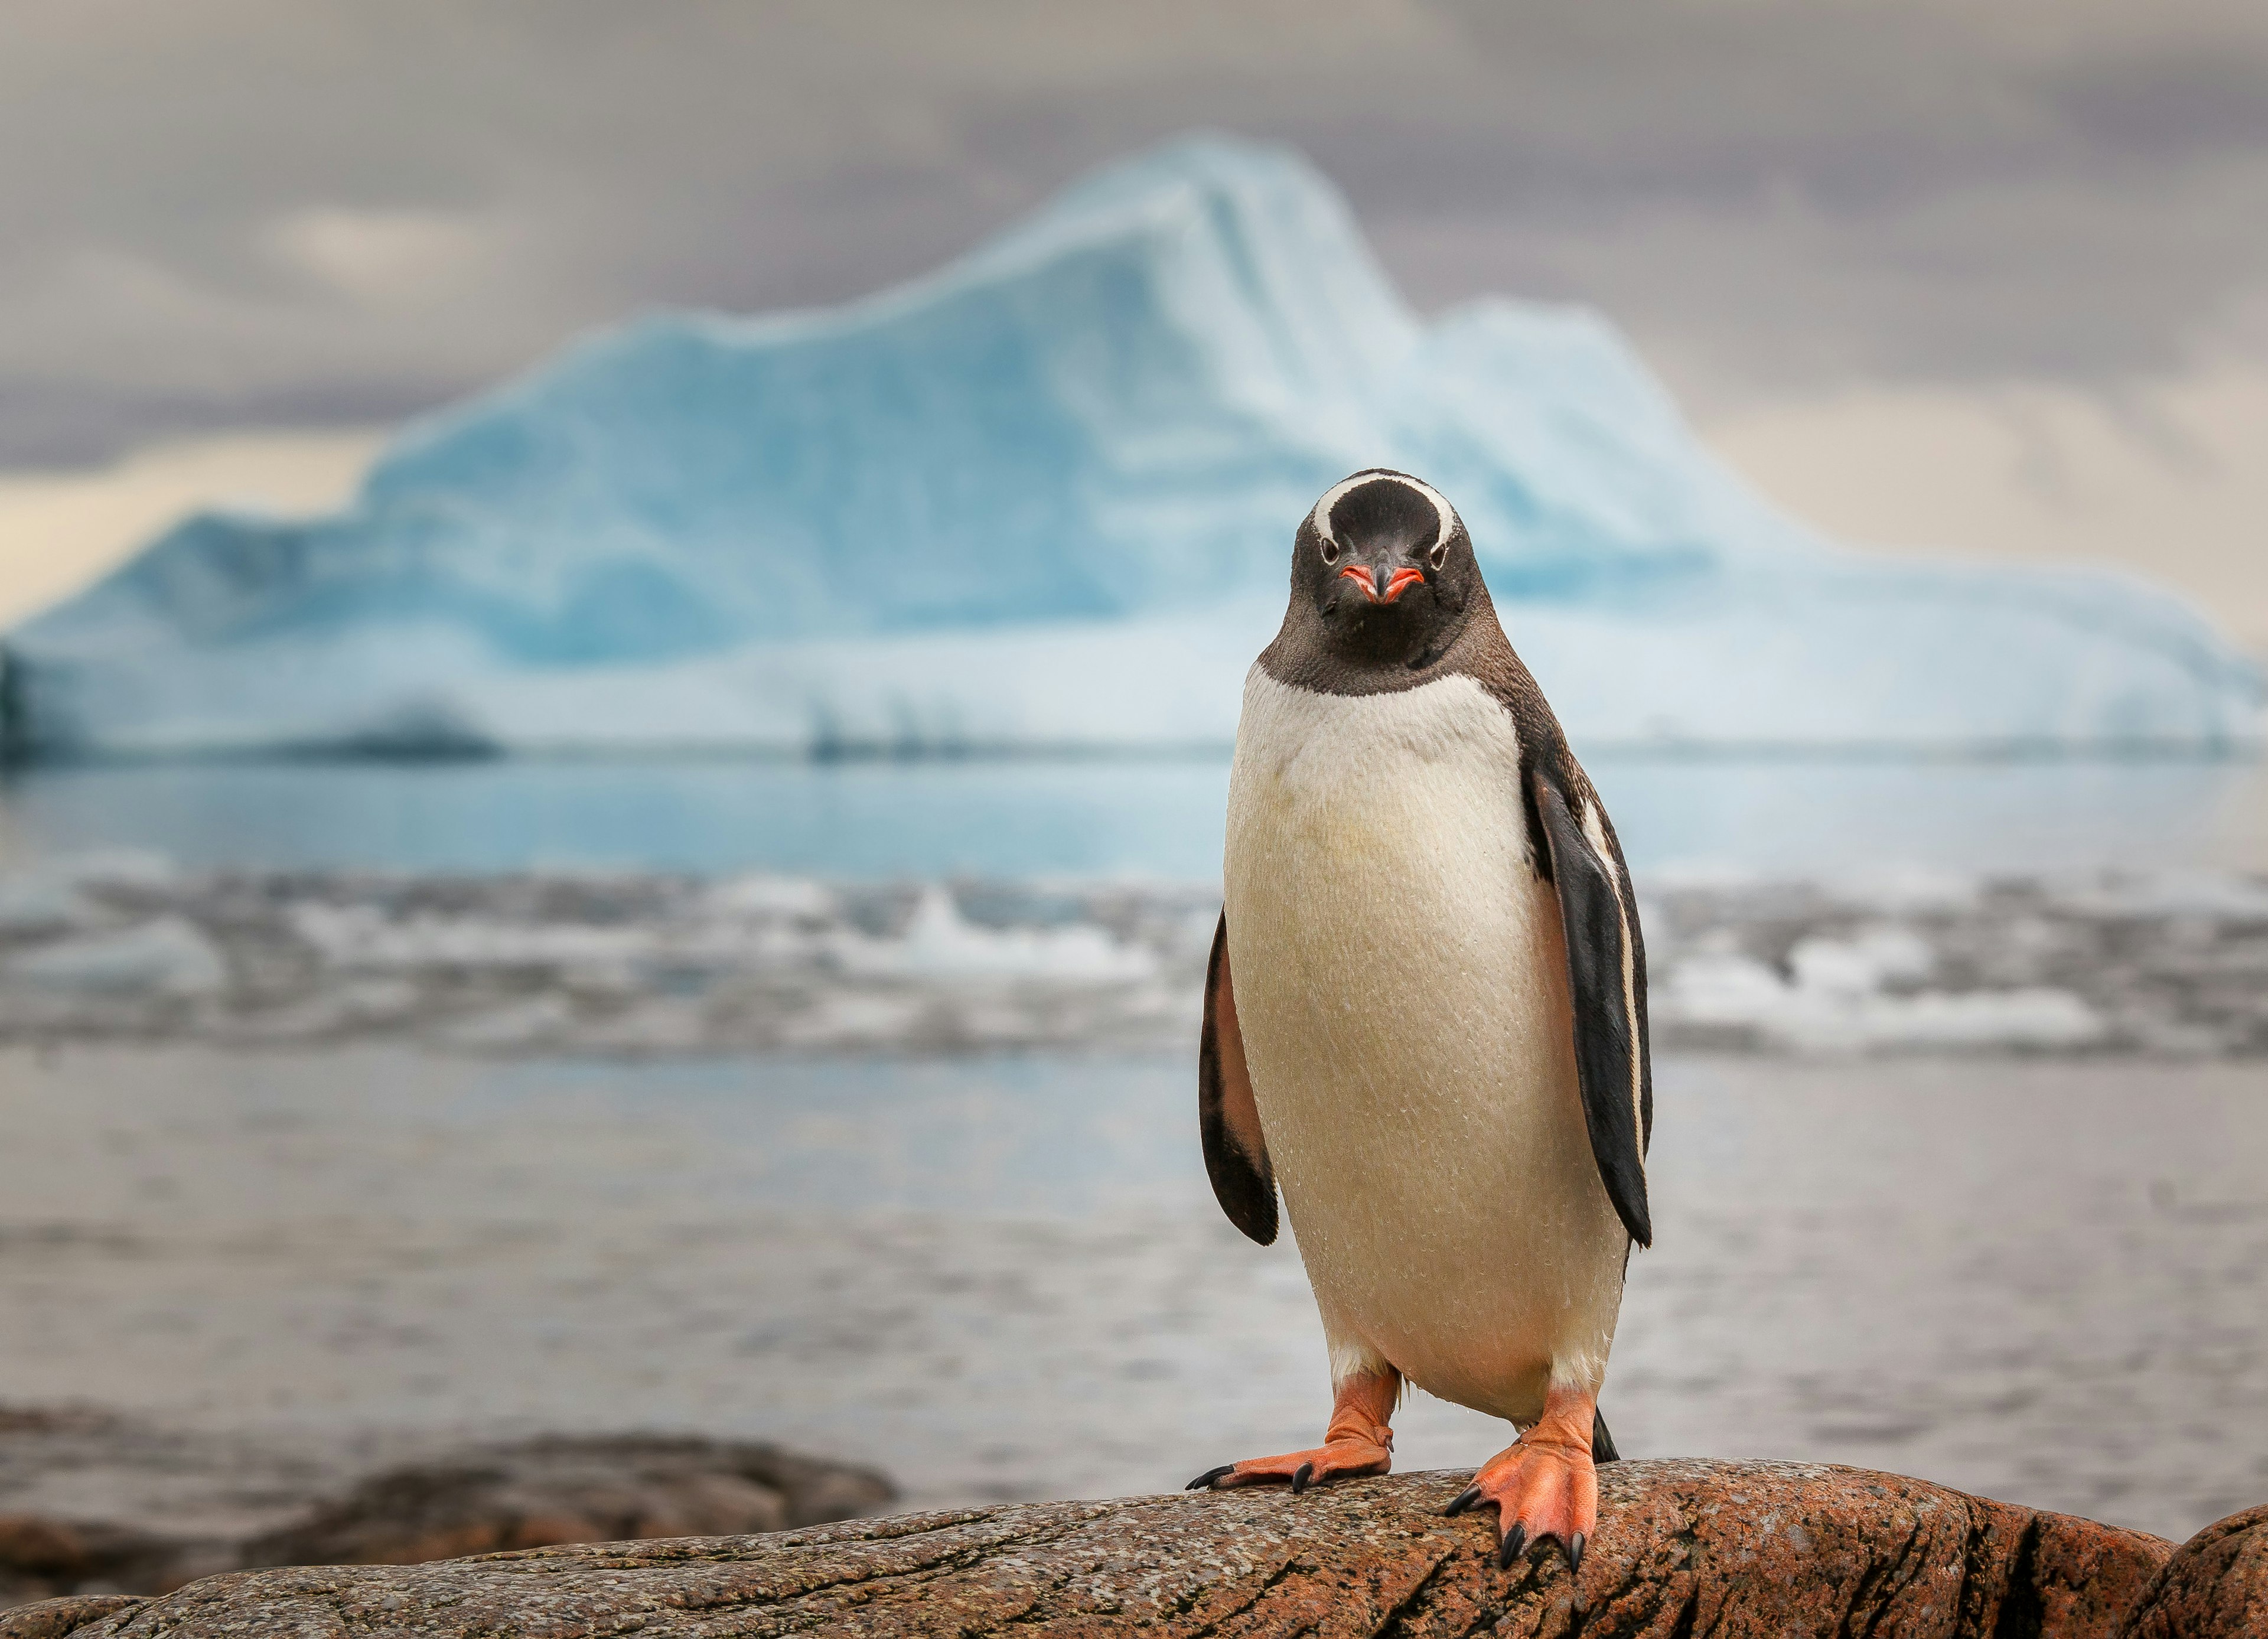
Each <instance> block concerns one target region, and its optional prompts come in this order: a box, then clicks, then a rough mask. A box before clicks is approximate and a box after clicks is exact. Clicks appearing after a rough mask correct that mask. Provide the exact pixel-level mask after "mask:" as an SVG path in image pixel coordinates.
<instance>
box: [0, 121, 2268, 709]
mask: <svg viewBox="0 0 2268 1639" xmlns="http://www.w3.org/2000/svg"><path fill="white" fill-rule="evenodd" d="M1378 464H1385V465H1391V466H1395V467H1404V468H1407V469H1410V470H1412V471H1415V472H1418V473H1420V474H1425V476H1426V477H1428V478H1429V479H1431V480H1432V481H1434V482H1435V483H1437V484H1439V485H1440V487H1441V488H1442V489H1445V490H1446V491H1447V493H1448V494H1449V495H1450V496H1452V497H1453V498H1454V500H1455V501H1456V502H1457V503H1458V505H1459V507H1460V508H1461V509H1462V511H1463V512H1464V514H1465V516H1466V518H1467V520H1468V521H1469V524H1470V525H1471V527H1472V533H1473V537H1474V540H1475V541H1476V545H1477V547H1478V548H1479V550H1480V554H1481V558H1482V562H1483V564H1484V569H1485V570H1486V572H1487V574H1488V577H1489V580H1490V584H1491V586H1492V587H1493V588H1494V589H1495V592H1496V593H1497V597H1498V599H1499V605H1500V606H1501V608H1502V612H1503V614H1504V617H1505V621H1506V626H1507V627H1508V628H1510V630H1511V633H1512V636H1513V642H1514V643H1515V644H1517V645H1518V646H1519V647H1520V648H1521V650H1522V651H1523V652H1524V653H1525V654H1526V655H1527V657H1528V660H1529V663H1530V664H1531V665H1533V666H1534V667H1535V671H1536V672H1537V673H1538V674H1539V675H1540V676H1541V677H1542V679H1543V682H1544V684H1545V686H1546V687H1547V688H1548V689H1549V690H1550V692H1551V695H1552V697H1553V699H1554V701H1555V702H1557V704H1558V705H1559V707H1560V709H1561V713H1562V715H1563V716H1564V717H1565V718H1566V719H1567V721H1568V723H1569V725H1570V728H1571V729H1572V731H1573V733H1574V734H1575V736H1576V738H1577V739H1578V740H1579V742H1581V743H1583V744H1586V745H1592V746H1595V745H1599V744H1602V743H1607V742H1624V743H1629V742H1638V743H1646V744H1664V745H1682V746H1703V747H1706V746H1815V745H1866V746H1893V747H1898V746H1911V747H1926V748H1946V747H1961V748H1967V749H1977V750H1995V749H2045V750H2056V749H2075V748H2085V747H2120V746H2158V747H2177V748H2187V749H2195V750H2215V749H2220V748H2223V747H2226V746H2231V745H2233V744H2235V743H2238V742H2244V741H2249V740H2250V739H2252V738H2253V737H2254V736H2255V735H2257V730H2258V724H2259V708H2260V702H2261V687H2260V680H2259V678H2258V677H2257V674H2256V673H2254V672H2253V671H2252V669H2251V668H2250V666H2249V665H2247V664H2246V663H2245V662H2244V661H2243V660H2242V658H2240V657H2239V656H2238V655H2237V654H2236V653H2235V651H2234V650H2232V649H2231V648H2230V647H2229V646H2228V644H2227V643H2224V642H2223V641H2221V640H2220V638H2219V637H2218V636H2215V634H2214V633H2213V630H2212V628H2210V627H2209V626H2208V625H2207V624H2206V623H2205V621H2203V620H2202V619H2200V618H2199V617H2198V615H2197V614H2194V613H2193V612H2192V611H2191V610H2190V609H2189V608H2188V607H2187V606H2184V605H2183V604H2182V603H2181V602H2179V601H2178V600H2177V599H2174V598H2173V597H2171V596H2169V595H2168V594H2166V593H2164V592H2159V591H2156V590H2154V589H2152V588H2150V587H2148V586H2147V585H2145V584H2140V583H2139V582H2136V581H2133V580H2132V579H2128V578H2124V577H2116V576H2112V575H2108V574H2100V573H2094V572H2085V571H2079V570H2021V569H2013V568H1998V567H1988V566H1984V565H1977V564H1962V563H1955V562H1943V563H1929V562H1915V561H1911V560H1904V561H1896V562H1893V561H1889V560H1882V559H1877V558H1872V557H1868V556H1867V555H1861V554H1858V553H1853V552H1850V551H1846V550H1844V549H1841V548H1837V547H1835V546H1832V545H1830V543H1827V542H1825V541H1823V540H1820V539H1819V538H1817V537H1816V536H1814V535H1812V534H1810V533H1807V532H1806V531H1804V530H1803V529H1802V528H1800V526H1796V525H1795V524H1793V522H1791V521H1790V520H1788V519H1786V518H1784V517H1782V516H1780V515H1778V513H1776V512H1774V511H1772V510H1771V508H1770V507H1768V506H1767V505H1765V504H1764V503H1763V502H1762V501H1761V500H1760V499H1759V498H1758V497H1757V496H1756V495H1754V494H1753V493H1752V492H1751V491H1749V489H1746V488H1745V487H1744V486H1743V485H1742V484H1741V483H1740V482H1739V481H1736V480H1735V479H1734V478H1733V477H1732V476H1731V475H1730V474H1727V472H1726V471H1725V470H1724V469H1723V468H1722V467H1719V466H1718V465H1717V464H1716V462H1715V461H1714V460H1713V459H1712V458H1711V457H1710V456H1709V455H1708V454H1707V453H1706V452H1705V451H1704V450H1703V448H1702V447H1701V446H1700V445H1699V444H1698V443H1697V441H1696V439H1695V438H1694V437H1693V436H1692V434H1691V432H1690V430H1688V429H1687V428H1686V426H1685V425H1684V423H1683V422H1682V420H1681V419H1680V417H1679V415H1678V414H1677V412H1676V409H1675V406H1674V405H1673V404H1672V403H1671V402H1670V401H1669V400H1668V396H1667V394H1666V393H1664V392H1663V391H1662V389H1661V387H1660V386H1659V385H1658V384H1657V383H1656V382H1655V381H1654V380H1653V379H1652V378H1651V377H1650V376H1649V375H1648V374H1647V373H1646V370H1645V369H1644V367H1643V366H1642V365H1641V364H1639V363H1638V360H1637V359H1636V358H1635V357H1634V356H1632V354H1631V352H1630V350H1629V349H1628V348H1627V347H1625V346H1624V343H1623V342H1621V341H1620V339H1619V338H1618V337H1617V336H1616V334H1615V333H1614V332H1613V331H1612V330H1611V329H1610V328H1609V327H1608V326H1607V325H1605V324H1604V323H1603V322H1602V321H1601V320H1599V319H1597V318H1595V317H1594V316H1593V315H1591V314H1588V313H1586V312H1580V311H1574V310H1569V309H1561V308H1544V307H1536V306H1529V305H1517V304H1513V303H1510V302H1505V301H1499V300H1490V301H1484V302H1480V303H1476V304H1474V305H1470V306H1468V307H1465V308H1463V309H1461V310H1459V311H1456V312H1451V313H1449V314H1447V315H1446V316H1445V317H1443V318H1442V319H1440V320H1438V321H1437V322H1434V323H1432V324H1430V325H1429V324H1425V323H1422V322H1420V320H1418V318H1417V317H1416V316H1415V315H1414V314H1413V313H1412V312H1410V309H1409V308H1408V307H1407V306H1406V305H1404V303H1403V301H1402V299H1401V298H1400V297H1399V296H1398V295H1397V294H1396V292H1395V290H1393V288H1392V287H1391V285H1390V284H1389V283H1388V282H1387V280H1386V279H1385V277H1384V276H1383V275H1382V274H1381V271H1380V270H1379V268H1378V267H1377V266H1376V264H1375V263H1374V261H1373V259H1372V257H1371V255H1370V253H1369V250H1368V248H1367V247H1366V246H1365V244H1364V243H1363V241H1362V239H1361V238H1360V236H1359V234H1358V232H1356V230H1355V227H1354V224H1353V223H1352V221H1351V217H1349V215H1348V212H1347V210H1346V208H1345V206H1344V203H1343V202H1342V201H1341V200H1340V199H1339V197H1338V195H1337V194H1336V193H1335V192H1334V191H1333V189H1332V188H1331V187H1330V186H1329V184H1328V183H1327V182H1326V181H1325V180H1323V179H1322V177H1321V176H1320V175H1318V174H1317V173H1315V172H1314V170H1313V169H1311V168H1310V167H1309V166H1308V165H1307V164H1306V163H1305V162H1304V161H1302V160H1301V159H1300V158H1298V157H1297V156H1295V155H1293V154H1291V153H1289V152H1286V151H1282V150H1279V149H1276V148H1271V147H1264V146H1258V145H1254V144H1249V143H1241V142H1233V141H1227V140H1219V139H1193V140H1188V141H1184V142H1181V143H1175V144H1172V145H1169V146H1167V147H1166V148H1163V149H1161V150H1159V151H1155V152H1152V153H1150V154H1148V155H1146V156H1144V157H1141V158H1136V159H1134V160H1132V161H1130V162H1128V163H1126V164H1123V165H1119V166H1117V167H1116V168H1113V169H1111V170H1108V171H1106V172H1104V173H1101V174H1100V175H1098V176H1095V177H1094V178H1091V179H1089V180H1086V182H1084V183H1082V184H1079V186H1076V187H1072V188H1071V189H1070V190H1069V191H1068V192H1067V193H1065V194H1064V195H1062V196H1060V197H1059V198H1058V199H1057V200H1056V201H1055V202H1053V203H1051V204H1049V206H1047V207H1046V208H1044V209H1042V210H1041V211H1039V212H1038V213H1037V214H1035V216H1033V217H1030V218H1029V219H1027V221H1025V222H1024V223H1022V224H1020V225H1018V226H1016V227H1014V228H1012V229H1011V230H1009V231H1008V232H1005V233H1004V234H1002V235H1001V236H1000V237H998V239H994V240H993V241H991V242H990V243H989V244H987V245H985V246H982V247H980V248H979V249H977V250H976V252H974V253H973V254H970V255H968V256H967V257H965V258H964V259H962V260H961V261H958V262H956V263H954V264H953V265H951V266H949V267H947V268H945V269H943V270H941V271H940V272H939V273H937V274H935V275H933V276H930V277H928V278H925V279H923V280H920V281H917V282H916V283H912V284H910V285H908V286H905V287H903V288H902V289H900V290H894V291H891V292H888V293H886V294H884V295H882V296H880V297H876V298H872V299H870V300H867V301H864V302H860V303H857V304H854V305H851V306H848V307H844V308H842V309H839V310H836V311H832V312H818V313H797V314H785V315H776V316H770V317H765V318H756V319H741V318H730V317H724V316H718V315H711V314H665V315H659V316H655V317H651V318H646V319H643V320H638V321H637V322H635V323H632V324H630V325H628V326H626V327H622V328H621V329H619V330H616V331H614V332H611V333H609V334H603V335H600V336H598V337H595V338H593V339H591V340H588V341H586V342H582V343H580V344H579V345H577V346H575V347H572V348H571V349H568V350H567V351H566V352H565V353H564V354H563V355H562V356H560V357H559V358H557V359H556V360H555V361H553V362H551V363H550V364H546V365H544V366H543V367H541V368H540V369H538V370H536V371H534V372H533V373H532V374H530V375H529V376H527V378H525V379H521V380H519V381H518V382H515V383H513V384H511V385H509V386H504V387H503V388H501V389H499V390H497V391H496V392H494V393H489V394H487V395H485V396H482V397H481V398H478V399H475V400H474V401H470V402H468V403H466V404H464V405H462V406H460V407H458V408H453V409H451V410H448V411H446V412H444V413H441V414H439V415H434V416H432V417H431V418H429V419H427V420H425V421H424V422H423V423H418V424H416V425H414V426H412V427H411V428H410V429H409V430H407V431H406V432H405V433H404V434H403V436H402V437H401V438H400V439H399V440H398V441H397V442H396V443H395V444H394V446H393V447H392V448H391V449H390V450H389V451H388V452H387V454H386V455H385V456H384V458H383V459H380V461H379V463H378V464H377V466H376V467H375V468H374V469H373V470H372V473H371V474H370V476H369V479H368V481H367V482H366V483H365V486H364V489H363V490H362V492H361V495H360V496H359V497H358V498H357V501H356V502H355V503H354V504H353V505H352V506H351V507H350V509H349V510H348V511H344V512H342V513H341V514H339V515H337V516H335V517H330V518H320V519H316V520H313V521H284V520H276V519H263V518H252V517H247V516H241V515H234V514H220V513H213V514H206V515H203V516H199V517H196V518H190V519H188V521H186V522H184V523H183V524H181V525H180V526H178V527H177V528H175V529H174V530H173V532H172V533H169V534H167V535H166V536H165V537H164V538H163V539H161V540H158V542H157V543H155V544H154V545H153V546H151V548H148V549H147V550H146V551H145V552H144V553H143V554H142V555H140V556H139V557H137V558H136V560H134V561H133V562H130V563H129V564H128V565H127V566H125V567H124V568H123V569H122V570H119V571H118V572H117V573H115V574H114V575H112V576H111V577H109V578H107V580H104V581H103V582H101V583H100V584H98V585H96V586H94V587H93V588H92V589H91V590H89V591H88V592H85V593H83V594H82V595H80V596H78V597H77V598H75V599H71V600H70V601H69V602H67V603H65V604H63V605H62V606H59V607H57V608H55V609H53V610H51V611H49V612H48V613H47V614H43V615H41V616H40V617H38V618H37V619H35V620H33V621H30V622H29V623H27V624H26V625H24V626H22V627H20V628H18V629H17V630H16V631H15V632H13V633H12V634H11V635H10V636H9V637H8V639H7V641H6V655H7V666H6V671H5V674H4V691H0V724H4V725H5V726H6V729H7V731H8V733H9V734H10V736H11V739H12V741H13V744H14V746H15V747H16V749H18V751H30V752H35V753H39V752H45V753H72V752H87V751H94V752H129V753H130V752H184V751H243V750H284V749H310V748H324V749H345V750H353V749H361V750H366V751H379V752H383V751H405V752H450V751H478V750H486V749H494V748H503V747H511V748H526V749H538V748H570V747H574V748H585V749H596V748H603V747H609V746H613V747H657V746H689V747H690V746H714V747H727V746H736V747H747V748H751V749H764V750H772V751H780V752H788V753H814V752H815V753H830V752H837V753H839V752H851V753H860V752H888V753H924V752H937V751H965V750H983V749H1020V750H1039V749H1072V748H1078V749H1089V750H1108V749H1137V748H1158V747H1164V746H1196V745H1226V743H1227V742H1228V740H1229V739H1231V737H1232V736H1233V731H1234V725H1235V713H1236V709H1237V702H1238V699H1239V688H1238V684H1239V681H1240V680H1241V677H1242V674H1243V672H1244V670H1245V668H1246V666H1247V665H1248V663H1249V661H1250V659H1251V657H1252V656H1253V654H1254V653H1255V652H1256V650H1258V649H1259V648H1260V646H1261V645H1262V644H1263V643H1264V642H1265V641H1266V638H1267V637H1268V636H1269V634H1270V632H1272V630H1273V629H1274V627H1275V623H1276V621H1277V619H1278V616H1279V614H1280V612H1281V608H1282V602H1283V586H1284V579H1285V558H1286V554H1287V552H1288V548H1289V542H1290V539H1291V535H1292V528H1293V526H1294V525H1295V523H1296V521H1297V519H1298V518H1300V514H1301V512H1302V511H1303V510H1304V509H1305V508H1306V507H1307V505H1308V504H1310V503H1312V501H1313V499H1314V496H1315V495H1316V494H1317V493H1319V492H1320V491H1321V490H1322V489H1323V488H1324V487H1325V486H1326V485H1328V484H1329V483H1330V482H1331V481H1334V480H1335V479H1337V478H1338V477H1339V476H1341V475H1342V474H1344V473H1346V472H1349V471H1351V470H1353V469H1355V468H1358V467H1366V466H1372V465H1378Z"/></svg>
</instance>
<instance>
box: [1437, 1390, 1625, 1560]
mask: <svg viewBox="0 0 2268 1639" xmlns="http://www.w3.org/2000/svg"><path fill="white" fill-rule="evenodd" d="M1592 1408H1593V1397H1592V1396H1591V1395H1588V1394H1584V1393H1578V1392H1577V1391H1574V1390H1561V1389H1554V1390H1553V1391H1552V1392H1551V1393H1550V1398H1549V1399H1547V1400H1546V1401H1545V1402H1544V1407H1543V1416H1542V1417H1541V1418H1539V1419H1538V1420H1537V1421H1536V1423H1535V1427H1533V1428H1531V1429H1530V1430H1528V1432H1527V1433H1526V1434H1524V1435H1522V1436H1521V1437H1520V1438H1519V1440H1518V1441H1516V1442H1515V1443H1514V1444H1512V1445H1510V1446H1507V1447H1506V1449H1505V1450H1503V1451H1501V1452H1498V1453H1497V1454H1496V1455H1495V1456H1494V1457H1491V1458H1490V1459H1488V1461H1487V1462H1485V1463H1484V1464H1482V1465H1481V1468H1480V1471H1479V1472H1478V1473H1477V1474H1474V1475H1473V1482H1472V1484H1471V1485H1470V1486H1469V1487H1468V1488H1466V1489H1465V1490H1464V1492H1463V1493H1462V1495H1461V1496H1458V1498H1457V1499H1456V1501H1454V1502H1453V1503H1450V1504H1449V1506H1448V1507H1447V1509H1446V1510H1443V1511H1444V1512H1446V1513H1451V1514H1461V1513H1463V1512H1464V1511H1465V1510H1468V1509H1472V1508H1478V1507H1480V1506H1481V1505H1482V1504H1484V1503H1494V1504H1496V1511H1497V1554H1496V1562H1497V1565H1498V1566H1499V1569H1509V1568H1510V1566H1511V1565H1512V1563H1513V1561H1514V1560H1517V1559H1518V1558H1520V1556H1521V1554H1525V1553H1527V1552H1528V1549H1529V1548H1531V1547H1535V1544H1537V1543H1539V1542H1542V1541H1543V1540H1546V1539H1547V1538H1548V1539H1550V1540H1552V1541H1555V1542H1557V1544H1558V1545H1559V1549H1560V1552H1561V1553H1563V1554H1565V1555H1566V1556H1567V1564H1568V1568H1569V1569H1571V1570H1580V1569H1582V1564H1583V1548H1584V1546H1585V1544H1587V1543H1588V1542H1589V1541H1590V1540H1591V1538H1592V1537H1593V1536H1594V1534H1595V1533H1596V1532H1597V1531H1598V1528H1599V1471H1598V1469H1597V1468H1596V1467H1595V1466H1593V1463H1592V1459H1591V1417H1592Z"/></svg>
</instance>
